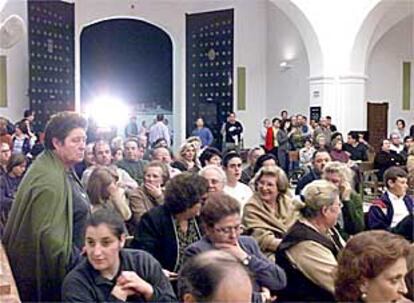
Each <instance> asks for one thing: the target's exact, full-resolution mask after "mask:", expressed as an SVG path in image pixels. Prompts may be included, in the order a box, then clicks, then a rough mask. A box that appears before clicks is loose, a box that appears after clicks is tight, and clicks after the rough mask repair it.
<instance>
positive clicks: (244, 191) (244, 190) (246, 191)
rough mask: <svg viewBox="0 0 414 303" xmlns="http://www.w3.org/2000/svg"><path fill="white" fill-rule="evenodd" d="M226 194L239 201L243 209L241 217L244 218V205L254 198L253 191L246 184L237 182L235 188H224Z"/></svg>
mask: <svg viewBox="0 0 414 303" xmlns="http://www.w3.org/2000/svg"><path fill="white" fill-rule="evenodd" d="M224 192H225V193H226V194H228V195H229V196H231V197H233V198H234V199H236V200H237V201H239V203H240V209H241V214H240V215H241V216H242V215H243V208H244V205H245V204H246V203H247V201H249V199H250V198H251V197H252V196H253V191H252V190H251V189H250V187H248V186H247V185H246V184H243V183H241V182H237V184H236V186H235V187H231V186H228V185H226V186H224Z"/></svg>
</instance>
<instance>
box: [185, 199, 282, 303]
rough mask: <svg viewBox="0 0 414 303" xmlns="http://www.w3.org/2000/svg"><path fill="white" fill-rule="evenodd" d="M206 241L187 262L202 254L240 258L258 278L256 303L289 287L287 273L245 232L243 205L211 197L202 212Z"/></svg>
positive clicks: (190, 250) (192, 247) (192, 249)
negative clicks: (213, 252) (210, 252)
mask: <svg viewBox="0 0 414 303" xmlns="http://www.w3.org/2000/svg"><path fill="white" fill-rule="evenodd" d="M200 218H201V220H202V222H203V224H204V227H205V237H203V238H202V239H201V240H199V241H197V242H195V243H193V244H192V245H190V246H189V247H187V249H186V250H185V260H188V259H189V258H190V257H192V256H195V255H197V254H200V253H202V252H205V251H208V250H212V249H219V250H222V251H225V252H227V253H229V254H231V255H233V256H234V257H236V258H237V259H238V260H239V261H240V262H241V263H242V264H243V265H244V266H246V267H247V268H248V270H249V271H250V272H251V273H252V274H253V277H254V281H253V284H254V292H253V298H252V301H253V302H266V301H269V300H272V297H273V296H274V295H275V293H276V291H278V290H280V289H282V288H284V287H285V286H286V275H285V272H284V271H283V270H282V269H281V268H280V267H279V266H278V265H276V264H275V263H273V262H271V261H269V260H268V259H267V258H266V257H265V256H264V255H263V254H262V253H261V252H260V249H259V246H258V245H257V243H256V241H255V240H254V239H253V238H252V237H248V236H241V233H242V231H243V228H242V225H241V218H240V204H239V202H238V201H237V200H236V199H234V198H232V197H230V196H229V195H226V194H224V193H222V192H218V193H211V194H210V195H209V197H208V198H207V201H206V202H205V204H204V205H203V207H202V209H201V215H200Z"/></svg>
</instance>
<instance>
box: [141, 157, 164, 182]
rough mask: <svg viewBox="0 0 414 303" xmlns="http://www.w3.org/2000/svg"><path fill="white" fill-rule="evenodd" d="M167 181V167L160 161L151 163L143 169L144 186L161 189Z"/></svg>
mask: <svg viewBox="0 0 414 303" xmlns="http://www.w3.org/2000/svg"><path fill="white" fill-rule="evenodd" d="M169 179H170V172H169V170H168V167H167V166H166V165H165V164H164V163H162V162H160V161H151V162H150V163H148V164H147V165H146V166H145V168H144V185H148V184H150V185H152V186H155V187H162V186H164V185H165V184H166V183H167V181H168V180H169Z"/></svg>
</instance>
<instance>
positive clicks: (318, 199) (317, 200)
mask: <svg viewBox="0 0 414 303" xmlns="http://www.w3.org/2000/svg"><path fill="white" fill-rule="evenodd" d="M338 196H339V189H338V188H337V187H336V186H335V185H334V184H333V183H331V182H329V181H326V180H315V181H313V182H312V183H310V184H308V185H306V186H305V188H304V189H303V198H304V202H305V203H304V207H303V208H302V209H301V210H300V212H301V214H302V216H303V217H304V218H306V219H312V218H315V217H317V216H319V214H320V212H321V210H322V208H323V207H327V206H331V205H332V204H334V202H335V198H336V197H338Z"/></svg>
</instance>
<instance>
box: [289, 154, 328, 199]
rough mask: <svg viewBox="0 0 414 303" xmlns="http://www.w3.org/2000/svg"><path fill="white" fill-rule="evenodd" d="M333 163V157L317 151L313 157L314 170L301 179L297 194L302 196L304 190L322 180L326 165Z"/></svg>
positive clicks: (297, 186)
mask: <svg viewBox="0 0 414 303" xmlns="http://www.w3.org/2000/svg"><path fill="white" fill-rule="evenodd" d="M330 161H331V156H330V155H329V153H328V152H327V151H316V152H315V153H314V154H313V157H312V166H313V167H312V169H311V171H310V172H308V173H307V174H306V175H304V176H303V177H302V178H300V179H299V181H298V184H297V185H296V189H295V194H296V195H300V194H301V192H302V189H304V188H305V186H306V185H308V184H309V183H311V182H312V181H315V180H319V179H321V174H322V172H323V169H324V167H325V165H326V163H328V162H330Z"/></svg>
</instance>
